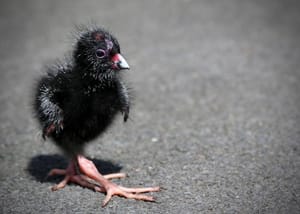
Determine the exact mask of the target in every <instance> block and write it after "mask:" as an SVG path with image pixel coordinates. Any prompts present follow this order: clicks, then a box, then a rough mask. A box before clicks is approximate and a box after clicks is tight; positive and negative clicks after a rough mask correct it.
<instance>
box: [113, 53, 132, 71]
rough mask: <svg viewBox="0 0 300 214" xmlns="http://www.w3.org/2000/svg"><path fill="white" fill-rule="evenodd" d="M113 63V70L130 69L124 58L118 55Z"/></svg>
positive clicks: (114, 57)
mask: <svg viewBox="0 0 300 214" xmlns="http://www.w3.org/2000/svg"><path fill="white" fill-rule="evenodd" d="M111 61H112V62H113V68H114V69H116V70H122V69H129V68H130V67H129V65H128V63H127V62H126V60H125V59H124V57H123V56H122V55H121V54H119V53H117V54H115V55H114V56H113V57H112V58H111Z"/></svg>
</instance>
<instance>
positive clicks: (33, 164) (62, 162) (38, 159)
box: [27, 154, 122, 183]
mask: <svg viewBox="0 0 300 214" xmlns="http://www.w3.org/2000/svg"><path fill="white" fill-rule="evenodd" d="M88 159H90V160H91V161H93V163H94V164H95V165H96V167H97V169H98V170H99V172H100V173H101V174H109V173H117V172H120V170H121V169H122V167H121V166H120V165H117V164H114V163H112V162H110V161H104V160H99V159H92V158H88ZM67 165H68V160H67V159H66V158H64V157H63V156H61V155H57V154H54V155H38V156H35V157H33V158H31V160H30V162H29V164H28V166H27V172H29V174H30V175H31V176H32V177H34V178H35V179H36V180H37V181H40V182H51V183H57V182H58V181H60V178H61V177H62V176H52V177H47V174H48V172H49V171H50V170H51V169H54V168H58V169H65V168H66V167H67Z"/></svg>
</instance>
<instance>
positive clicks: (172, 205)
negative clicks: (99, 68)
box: [0, 0, 300, 213]
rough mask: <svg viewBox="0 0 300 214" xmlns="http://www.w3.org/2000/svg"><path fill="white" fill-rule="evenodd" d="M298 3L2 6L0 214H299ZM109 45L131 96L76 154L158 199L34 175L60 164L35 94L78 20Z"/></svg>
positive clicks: (235, 0)
mask: <svg viewBox="0 0 300 214" xmlns="http://www.w3.org/2000/svg"><path fill="white" fill-rule="evenodd" d="M299 9H300V4H299V1H297V0H295V1H290V0H287V1H284V0H282V1H280V0H272V1H271V0H269V1H268V0H265V1H261V0H255V1H239V0H228V1H222V0H220V1H216V0H212V1H211V0H203V1H196V0H195V1H192V0H182V1H172V0H165V1H156V0H153V1H146V0H143V1H138V0H136V1H115V0H106V1H98V0H97V1H96V0H95V1H79V0H78V1H75V0H74V1H71V0H70V1H61V0H51V1H46V0H36V1H32V0H26V1H1V6H0V16H1V17H0V38H1V40H0V72H1V77H0V79H1V80H0V81H1V82H0V83H1V84H0V90H1V94H0V99H1V109H0V110H1V112H0V118H1V123H0V135H1V141H0V146H1V148H0V169H1V170H0V206H1V209H0V210H1V211H0V212H1V213H300V205H299V204H300V203H299V200H300V172H299V169H300V155H299V154H300V150H299V149H300V147H299V143H300V124H299V123H300V122H299V121H300V120H299V119H300V112H299V107H300V105H299V104H300V102H299V101H300V95H299V93H300V85H299V80H300V70H299V67H300V41H299V35H300V34H299V33H300V10H299ZM90 22H94V23H96V24H98V25H100V26H104V27H106V28H107V29H109V30H110V31H111V32H113V34H115V35H116V37H117V38H118V39H119V42H120V44H121V49H122V53H123V54H124V55H125V57H126V59H127V60H128V62H129V64H130V66H131V70H130V71H128V72H127V74H126V75H127V76H126V78H127V80H128V81H129V82H130V83H131V86H132V87H133V88H134V90H135V104H134V106H133V108H132V110H131V120H130V121H129V122H128V123H126V124H123V123H122V119H121V117H120V118H118V120H117V121H116V122H115V124H114V126H113V127H112V128H111V129H110V130H109V131H108V132H107V133H106V134H105V135H103V137H101V138H99V139H97V140H95V142H94V143H91V144H90V145H89V146H88V148H87V155H88V156H89V157H90V158H91V159H93V160H94V161H95V162H96V164H97V166H98V167H100V168H103V172H104V173H105V172H114V171H121V172H125V173H128V174H129V176H130V177H129V178H125V179H122V180H120V181H117V182H118V183H120V184H122V185H127V186H144V185H145V186H151V185H161V186H162V187H164V188H165V190H163V191H161V192H159V193H153V195H154V196H155V197H156V198H157V201H158V203H144V202H140V201H133V200H126V199H123V198H118V197H114V198H113V200H112V201H111V202H110V203H109V204H108V206H107V207H105V208H101V202H102V200H103V199H104V195H103V194H99V193H95V192H93V191H90V190H88V189H82V188H81V187H78V186H76V185H69V186H67V187H66V188H65V189H63V190H61V191H58V192H51V191H50V189H49V187H50V186H51V185H53V184H54V183H55V182H58V181H59V180H60V178H57V177H56V178H50V179H45V176H46V174H47V171H48V170H50V169H51V168H52V167H64V166H65V165H66V161H67V160H66V159H65V158H64V157H63V156H62V155H61V153H60V151H59V150H58V149H57V148H56V147H55V146H54V145H53V144H52V143H51V142H48V141H46V142H43V140H42V139H41V133H40V131H39V129H38V126H37V124H36V121H35V120H34V119H33V117H32V112H31V106H30V105H31V99H32V89H33V86H34V84H35V81H36V79H37V78H38V77H39V76H40V75H41V74H42V72H43V71H44V66H45V65H47V64H51V63H52V62H54V61H55V59H59V58H63V57H64V55H66V54H68V53H69V52H70V51H71V50H72V43H73V42H74V40H73V37H72V32H73V31H74V29H75V27H74V26H75V25H76V24H86V23H90Z"/></svg>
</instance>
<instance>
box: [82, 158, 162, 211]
mask: <svg viewBox="0 0 300 214" xmlns="http://www.w3.org/2000/svg"><path fill="white" fill-rule="evenodd" d="M77 161H78V165H79V168H80V171H81V172H82V173H83V174H84V175H86V176H87V177H89V178H91V179H93V180H95V181H97V182H98V183H99V184H100V186H98V187H95V190H96V191H99V192H106V197H105V199H104V201H103V203H102V206H103V207H104V206H105V205H106V204H107V203H108V202H109V201H110V199H111V198H112V196H114V195H119V196H122V197H125V198H132V199H136V200H143V201H155V200H154V198H153V197H152V196H148V195H144V194H138V193H143V192H157V191H159V190H160V188H159V187H147V188H127V187H122V186H118V185H116V184H114V183H112V182H110V181H109V180H108V178H112V177H113V178H114V176H111V177H110V176H106V177H105V176H103V175H101V174H100V173H99V171H98V170H97V168H96V166H95V164H94V163H93V162H92V161H90V160H88V159H86V158H85V157H83V156H82V155H78V156H77ZM134 193H135V194H134Z"/></svg>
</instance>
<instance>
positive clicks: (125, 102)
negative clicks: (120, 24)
mask: <svg viewBox="0 0 300 214" xmlns="http://www.w3.org/2000/svg"><path fill="white" fill-rule="evenodd" d="M95 32H97V31H95ZM95 32H91V33H89V34H86V35H84V36H83V37H82V38H81V39H82V40H83V42H88V44H89V43H91V41H92V42H93V43H94V44H89V45H91V47H89V46H88V48H94V49H95V50H97V42H101V41H102V42H103V41H104V43H106V42H107V43H109V42H108V40H107V41H105V39H104V38H103V39H104V40H103V39H102V40H101V41H97V40H96V39H95V38H94V40H93V33H94V34H95V35H97V34H96V33H95ZM99 35H101V36H102V37H105V36H104V34H103V33H101V34H100V33H99V34H98V36H99ZM98 40H100V39H98ZM110 40H113V39H110ZM110 44H113V43H110ZM85 45H86V44H85ZM115 45H118V44H115ZM86 46H87V45H86ZM94 46H95V47H94ZM76 48H77V49H81V51H86V50H85V49H84V48H83V47H82V46H80V42H79V45H77V47H76ZM118 49H119V48H118V47H116V50H115V52H116V53H113V54H117V53H118V51H117V50H118ZM101 50H102V49H101ZM112 51H113V49H112ZM76 54H80V55H79V57H78V56H77V55H76ZM88 54H90V53H88ZM74 55H75V56H74V58H75V60H76V61H74V62H72V61H71V63H68V64H67V65H65V66H64V67H63V66H55V67H52V68H50V69H49V71H48V74H47V75H46V76H44V77H42V78H41V80H40V82H39V84H38V90H37V94H36V99H35V111H36V112H37V117H38V119H39V121H40V123H41V125H42V126H43V133H44V136H49V137H51V138H52V139H53V140H54V142H55V143H56V144H57V145H58V146H59V147H61V148H62V149H63V150H64V151H65V152H66V153H68V154H71V155H74V154H77V153H81V152H82V148H83V145H84V144H85V143H86V142H89V141H90V140H92V139H94V138H95V137H97V136H98V135H100V134H101V133H102V132H103V131H104V130H105V129H106V128H107V127H108V126H109V125H110V124H111V122H112V120H113V119H114V117H115V115H116V114H117V113H118V112H123V113H124V120H127V117H128V113H129V94H128V90H127V88H126V86H125V84H124V83H123V82H122V81H121V75H120V73H119V72H120V71H119V70H120V69H122V68H115V69H113V67H111V68H110V67H109V66H108V65H109V63H110V59H109V58H107V59H104V58H103V59H102V58H101V59H102V60H105V61H103V62H102V64H103V63H106V64H105V65H106V66H98V67H97V63H98V62H97V60H99V59H98V58H97V55H96V54H95V55H93V54H92V53H91V56H89V55H87V56H86V57H92V58H93V60H91V61H92V62H90V63H91V64H89V65H87V64H86V60H85V58H82V57H81V56H82V53H80V52H79V51H77V50H76V51H75V54H74ZM112 65H113V64H112Z"/></svg>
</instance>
